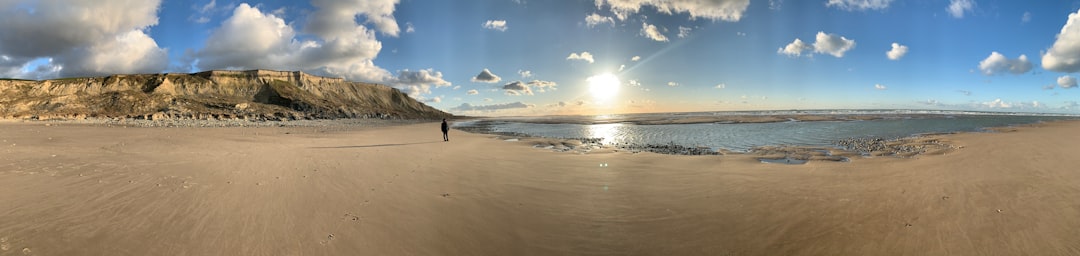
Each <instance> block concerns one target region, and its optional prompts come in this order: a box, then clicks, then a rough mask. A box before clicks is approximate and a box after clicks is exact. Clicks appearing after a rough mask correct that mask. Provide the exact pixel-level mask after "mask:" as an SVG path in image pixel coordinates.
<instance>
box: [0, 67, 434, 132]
mask: <svg viewBox="0 0 1080 256" xmlns="http://www.w3.org/2000/svg"><path fill="white" fill-rule="evenodd" d="M449 116H451V115H450V114H448V113H446V112H443V111H440V110H438V109H435V108H432V107H430V106H428V105H425V104H424V103H421V102H419V101H416V100H414V99H412V98H410V97H409V96H408V95H406V94H405V93H402V92H401V91H399V90H397V89H394V88H391V87H389V86H385V85H378V84H370V83H359V82H348V81H345V80H344V79H340V78H328V77H319V76H313V75H309V74H306V73H303V72H299V71H292V72H290V71H269V70H248V71H217V70H215V71H205V72H199V73H192V74H172V73H170V74H140V75H111V76H106V77H88V78H65V79H54V80H43V81H30V80H10V79H7V80H0V118H9V119H10V118H16V119H40V120H46V119H85V118H135V119H248V120H297V119H336V118H383V119H437V118H444V117H449Z"/></svg>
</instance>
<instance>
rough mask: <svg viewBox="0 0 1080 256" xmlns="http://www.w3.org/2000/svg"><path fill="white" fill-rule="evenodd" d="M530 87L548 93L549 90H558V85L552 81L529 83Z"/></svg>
mask: <svg viewBox="0 0 1080 256" xmlns="http://www.w3.org/2000/svg"><path fill="white" fill-rule="evenodd" d="M528 85H529V86H532V87H536V91H538V92H546V91H547V90H552V91H554V90H557V89H558V88H556V87H557V86H558V84H556V83H555V82H551V81H541V80H532V81H530V82H529V83H528Z"/></svg>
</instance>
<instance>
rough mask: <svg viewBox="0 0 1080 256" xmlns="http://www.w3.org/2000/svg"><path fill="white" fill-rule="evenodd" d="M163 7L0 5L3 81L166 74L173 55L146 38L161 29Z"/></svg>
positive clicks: (154, 2)
mask: <svg viewBox="0 0 1080 256" xmlns="http://www.w3.org/2000/svg"><path fill="white" fill-rule="evenodd" d="M160 5H161V1H160V0H148V1H123V0H104V1H64V0H39V1H11V0H8V1H0V31H3V32H0V56H3V57H2V58H0V76H6V77H17V78H34V79H47V78H56V77H60V76H63V77H72V76H94V75H106V74H115V73H156V72H161V71H163V70H165V68H166V67H167V66H168V54H167V51H168V49H163V48H161V47H159V46H158V45H157V42H156V41H154V39H153V38H151V37H150V36H149V35H147V33H148V31H149V30H150V28H151V27H153V26H155V25H157V24H158V16H157V12H158V9H159V7H160ZM35 66H36V67H35ZM32 68H33V69H32ZM27 71H29V72H27Z"/></svg>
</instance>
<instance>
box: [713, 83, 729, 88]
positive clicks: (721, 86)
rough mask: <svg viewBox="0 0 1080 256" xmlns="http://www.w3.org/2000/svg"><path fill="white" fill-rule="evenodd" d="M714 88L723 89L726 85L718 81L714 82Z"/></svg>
mask: <svg viewBox="0 0 1080 256" xmlns="http://www.w3.org/2000/svg"><path fill="white" fill-rule="evenodd" d="M715 88H716V89H724V88H727V85H726V84H724V83H719V84H716V87H715Z"/></svg>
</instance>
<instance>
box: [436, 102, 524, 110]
mask: <svg viewBox="0 0 1080 256" xmlns="http://www.w3.org/2000/svg"><path fill="white" fill-rule="evenodd" d="M532 107H536V105H533V104H525V103H522V102H520V101H518V102H512V103H501V104H491V105H473V104H469V103H467V102H466V103H461V105H459V106H457V107H453V108H450V110H452V111H487V112H490V111H498V110H506V109H518V108H532Z"/></svg>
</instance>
